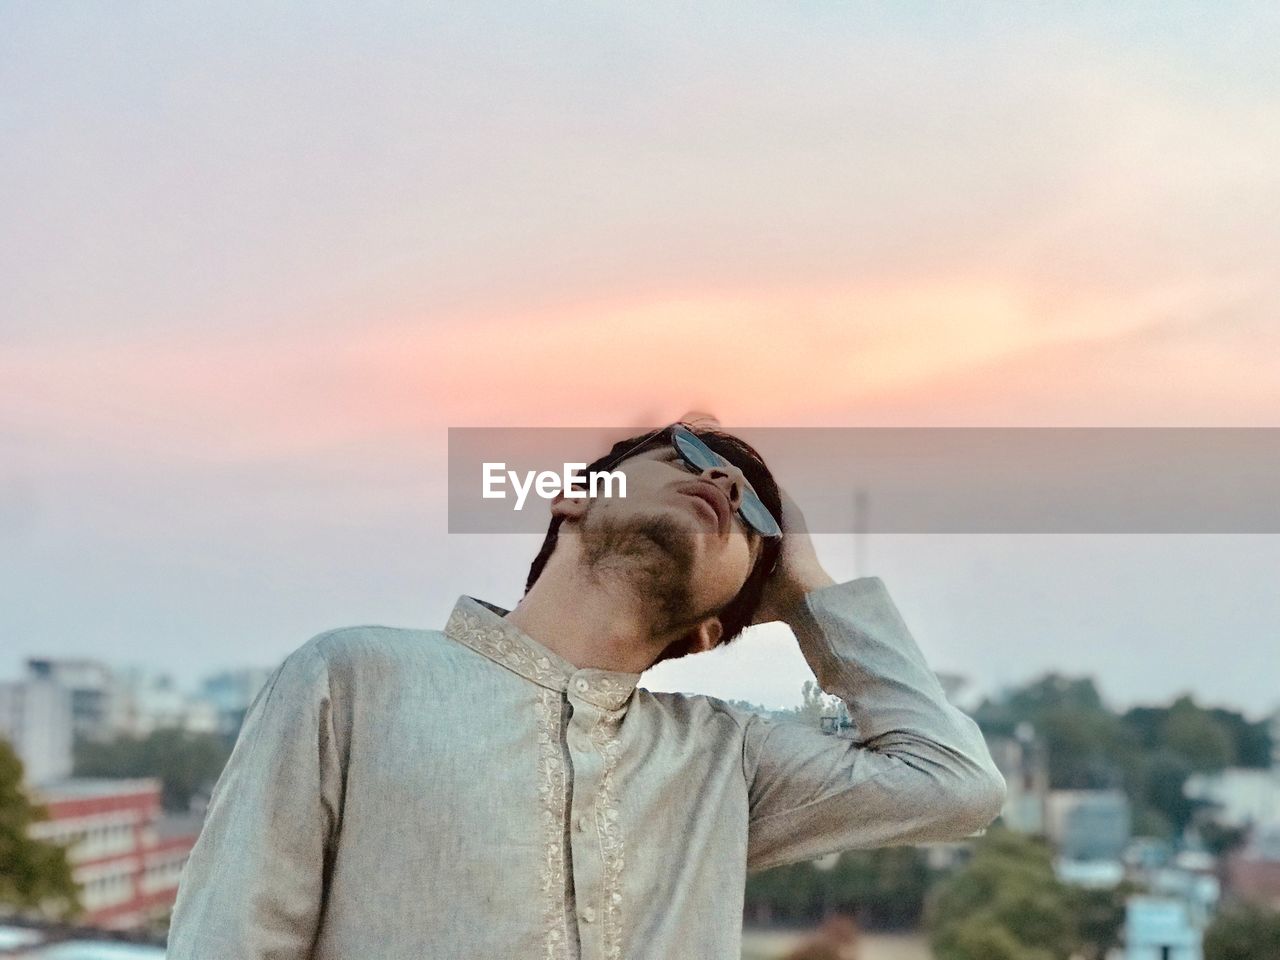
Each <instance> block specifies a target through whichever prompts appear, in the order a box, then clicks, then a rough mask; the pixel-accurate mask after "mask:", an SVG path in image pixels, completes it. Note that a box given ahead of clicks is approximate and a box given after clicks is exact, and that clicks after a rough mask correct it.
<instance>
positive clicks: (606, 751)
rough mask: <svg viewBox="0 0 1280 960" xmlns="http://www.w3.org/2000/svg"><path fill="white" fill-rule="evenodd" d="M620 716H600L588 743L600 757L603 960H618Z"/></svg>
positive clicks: (598, 818) (622, 855) (598, 814)
mask: <svg viewBox="0 0 1280 960" xmlns="http://www.w3.org/2000/svg"><path fill="white" fill-rule="evenodd" d="M622 716H623V713H622V712H621V711H616V712H612V713H605V714H602V715H601V717H600V719H599V720H598V721H597V722H596V724H595V726H593V727H592V728H591V740H592V742H593V743H595V745H596V746H597V747H599V749H600V754H601V756H603V757H604V769H603V771H602V772H601V775H600V799H599V803H598V804H597V807H596V830H597V832H598V833H599V836H600V850H601V853H602V855H603V858H604V917H603V926H602V932H603V938H604V956H605V960H621V957H622V869H623V866H624V865H625V844H624V843H623V836H622V824H621V822H620V818H619V815H618V792H617V784H616V783H615V781H614V774H615V773H616V771H617V769H618V758H619V757H620V756H621V753H622V744H621V743H620V742H619V740H618V726H619V725H620V724H621V722H622Z"/></svg>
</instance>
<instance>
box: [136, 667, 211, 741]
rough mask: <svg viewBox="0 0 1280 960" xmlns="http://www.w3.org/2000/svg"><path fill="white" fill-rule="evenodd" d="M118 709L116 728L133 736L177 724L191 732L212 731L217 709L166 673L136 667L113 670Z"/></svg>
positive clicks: (140, 735)
mask: <svg viewBox="0 0 1280 960" xmlns="http://www.w3.org/2000/svg"><path fill="white" fill-rule="evenodd" d="M117 690H118V693H119V709H118V711H117V729H118V731H119V732H120V733H124V734H128V735H129V736H134V737H145V736H147V735H149V734H151V733H153V732H154V731H156V730H164V729H174V728H181V729H184V730H188V731H190V732H192V733H214V732H216V731H217V729H218V710H217V708H216V707H215V706H214V704H212V703H209V702H207V701H205V700H202V699H199V698H195V697H191V696H189V695H188V694H186V693H185V692H183V691H182V690H180V689H179V688H178V686H177V684H175V683H174V681H173V678H172V677H170V676H168V675H167V674H158V673H152V672H150V671H147V670H143V669H140V668H137V667H131V668H128V669H124V670H121V671H120V672H119V673H118V674H117Z"/></svg>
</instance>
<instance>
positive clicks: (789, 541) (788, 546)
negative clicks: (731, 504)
mask: <svg viewBox="0 0 1280 960" xmlns="http://www.w3.org/2000/svg"><path fill="white" fill-rule="evenodd" d="M778 493H779V494H780V495H781V497H782V551H781V553H780V554H779V555H778V565H777V566H776V567H774V570H773V573H772V575H771V576H770V577H769V580H768V582H767V583H766V584H765V588H764V596H763V598H762V599H761V601H760V606H759V608H758V609H757V610H756V615H755V616H754V617H753V618H752V620H751V622H752V623H753V624H754V623H769V622H771V621H774V620H781V621H783V622H786V621H787V617H788V614H789V612H790V611H791V610H792V609H793V608H794V607H795V605H796V604H798V603H799V602H800V601H801V600H803V599H804V596H805V594H807V593H810V592H811V591H814V590H819V589H821V588H822V587H829V586H831V585H832V584H833V583H835V580H833V579H832V578H831V575H830V574H829V573H827V571H826V569H824V568H823V566H822V561H820V560H819V559H818V552H817V551H816V550H815V549H814V548H813V538H812V537H811V536H810V535H809V527H808V525H807V524H806V523H805V519H804V514H803V513H802V512H801V511H800V508H799V507H798V506H797V505H796V502H795V501H794V500H792V499H791V497H790V496H788V495H787V491H786V490H783V489H781V488H779V490H778Z"/></svg>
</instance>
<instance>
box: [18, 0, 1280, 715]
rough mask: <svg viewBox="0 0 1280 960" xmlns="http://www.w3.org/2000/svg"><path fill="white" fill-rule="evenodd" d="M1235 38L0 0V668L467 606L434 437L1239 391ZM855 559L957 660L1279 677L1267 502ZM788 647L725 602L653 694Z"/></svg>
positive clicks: (496, 576)
mask: <svg viewBox="0 0 1280 960" xmlns="http://www.w3.org/2000/svg"><path fill="white" fill-rule="evenodd" d="M1277 48H1280V8H1277V7H1275V5H1272V4H1262V3H1257V4H1213V5H1206V4H1155V3H1151V4H1102V3H1096V4H1060V5H1044V4H1036V5H1017V4H995V3H992V4H984V5H981V6H979V7H978V8H977V9H973V8H972V7H971V8H968V9H965V8H962V7H960V6H956V5H942V4H934V5H927V4H911V5H903V4H852V5H848V4H841V5H834V4H814V3H810V4H798V5H797V4H711V5H699V6H698V7H697V8H696V9H694V8H690V7H688V6H687V5H675V4H645V5H641V6H637V5H628V6H623V5H613V6H604V5H590V6H575V7H566V6H541V5H528V4H509V5H487V4H466V5H455V6H452V7H446V6H438V7H432V8H430V9H424V8H423V6H422V5H418V4H395V5H389V4H364V5H360V6H358V7H352V6H349V5H336V4H282V5H275V6H272V7H271V8H270V9H264V8H262V7H261V6H260V5H251V4H219V5H216V6H209V5H203V6H197V5H190V4H166V5H163V6H159V5H121V4H79V5H75V6H73V7H68V6H53V5H41V4H27V5H21V6H20V5H13V4H10V5H6V6H4V7H3V8H0V137H2V139H3V144H4V149H3V150H2V151H0V289H3V291H4V296H3V303H2V304H0V643H2V644H3V650H4V652H3V655H2V656H0V675H3V674H12V673H14V672H16V671H17V669H18V666H19V664H20V662H21V658H22V657H23V656H26V655H28V654H35V653H41V654H54V655H57V654H84V655H92V656H101V657H104V658H106V659H110V660H113V661H118V662H125V661H138V662H143V663H147V664H150V665H153V666H156V667H160V668H164V669H170V670H172V671H174V672H176V673H177V674H178V675H179V676H181V677H183V678H187V679H189V678H193V677H194V676H196V675H197V674H198V673H200V672H202V671H204V670H207V669H214V668H217V667H222V666H230V665H234V664H236V663H239V662H259V663H271V662H274V661H276V660H278V659H279V658H280V657H282V656H283V655H284V654H285V653H287V652H288V651H289V650H290V649H292V648H293V647H295V646H297V645H298V644H300V643H301V642H303V641H304V640H306V639H307V638H308V637H309V636H311V635H313V634H314V633H316V632H319V631H321V630H324V629H328V628H331V627H334V626H340V625H344V624H355V623H388V624H393V625H403V626H427V625H439V624H440V623H441V622H442V620H443V617H444V615H445V614H446V613H447V612H448V609H449V606H450V605H451V604H452V602H453V599H454V598H455V597H456V596H457V595H458V594H459V593H462V592H469V593H475V594H479V595H481V596H485V597H487V598H490V599H493V600H495V601H496V602H514V600H515V598H516V596H517V588H518V585H519V584H520V583H521V582H522V581H523V574H524V568H525V567H526V565H527V563H528V559H529V557H530V556H531V555H532V552H533V550H534V549H535V546H536V545H535V544H534V543H532V542H529V541H525V540H504V539H497V538H485V537H449V536H448V535H447V534H445V533H444V502H443V462H442V458H443V456H444V444H445V431H446V428H447V427H449V426H485V425H522V426H525V425H528V426H535V425H552V424H554V425H564V426H573V425H599V426H625V425H629V424H634V423H644V422H651V421H653V420H655V419H662V418H666V417H671V416H675V415H677V414H679V413H680V412H682V411H684V410H686V409H688V408H689V407H691V406H700V407H704V408H709V409H712V410H714V411H715V412H717V413H718V414H719V415H720V417H721V418H722V420H724V422H725V423H726V424H729V425H734V424H737V425H742V426H811V425H812V426H840V425H848V426H854V425H979V426H1002V425H1021V426H1042V425H1100V426H1109V425H1125V426H1138V425H1151V426H1159V425H1257V426H1277V425H1280V423H1278V422H1277V411H1280V386H1278V385H1280V324H1277V322H1276V318H1277V315H1278V313H1280V309H1278V308H1280V281H1278V280H1277V276H1276V272H1275V263H1276V262H1277V261H1278V260H1280V217H1277V216H1276V215H1275V213H1276V210H1277V209H1280V166H1278V165H1277V164H1276V163H1275V157H1276V156H1277V155H1280V149H1278V148H1280V96H1278V94H1280V77H1278V75H1277V74H1278V72H1277V70H1276V69H1275V65H1274V60H1275V50H1276V49H1277ZM681 356H689V357H697V358H699V359H703V360H705V361H707V362H706V363H705V364H684V365H682V364H674V363H673V362H672V361H673V359H674V358H677V357H681ZM589 453H590V452H589V451H588V452H587V454H589ZM822 549H823V551H824V554H825V555H826V556H828V558H829V560H830V563H831V565H832V568H833V571H834V572H836V573H837V575H841V576H846V575H850V574H852V573H853V570H852V567H851V559H850V558H851V554H852V550H851V547H850V546H849V544H848V543H847V541H841V540H839V539H837V538H832V539H830V540H824V542H823V544H822ZM869 555H870V557H871V559H872V572H875V573H878V574H880V575H882V576H884V577H885V579H886V581H887V582H888V584H889V586H890V589H891V590H892V591H893V593H894V595H895V596H896V597H897V598H898V599H899V603H900V605H901V606H902V608H903V611H904V613H905V614H906V616H907V619H908V622H909V623H910V624H911V625H912V626H913V627H915V628H916V632H917V634H918V635H919V639H920V642H921V644H922V646H924V647H925V649H926V651H927V652H928V653H929V654H930V656H931V657H932V658H933V659H934V661H935V663H936V665H937V666H938V667H939V668H945V669H948V670H954V671H959V672H963V673H967V674H969V675H970V676H972V677H973V678H974V681H975V684H976V685H977V686H978V687H979V688H991V687H992V686H994V685H997V684H1000V683H1005V682H1011V681H1016V680H1020V679H1024V678H1026V677H1029V676H1031V675H1032V674H1034V673H1035V672H1037V671H1039V670H1043V669H1046V668H1049V667H1057V668H1060V669H1063V670H1067V671H1071V672H1075V673H1086V672H1087V673H1094V674H1097V675H1098V676H1099V678H1100V681H1101V683H1102V686H1103V689H1104V690H1105V691H1107V692H1108V693H1110V694H1111V695H1112V696H1113V697H1115V698H1116V700H1117V701H1118V702H1130V701H1133V700H1137V699H1155V698H1160V699H1162V698H1167V697H1170V696H1172V695H1174V694H1176V693H1178V692H1181V691H1183V690H1194V691H1196V692H1197V693H1199V694H1200V695H1202V696H1204V697H1206V698H1209V699H1212V700H1214V701H1220V702H1226V703H1235V704H1239V705H1241V706H1244V707H1247V708H1248V709H1250V710H1254V711H1261V710H1263V709H1269V708H1271V707H1274V706H1276V705H1277V702H1278V701H1280V682H1278V681H1280V671H1278V669H1277V667H1276V656H1275V651H1276V650H1277V649H1278V648H1280V599H1278V598H1280V590H1277V589H1276V582H1277V579H1278V578H1280V562H1278V561H1280V546H1278V545H1277V538H1275V537H1235V538H1227V537H1221V538H1213V537H1199V538H1191V537H1183V538H1178V537H1163V538H1156V537H1152V538H1139V537H1133V538H1119V537H1113V538H1029V537H1028V538H978V537H965V538H958V537H956V538H941V537H937V538H908V537H900V538H889V537H884V538H878V539H877V540H876V541H875V542H873V543H872V544H871V546H870V551H869ZM804 678H805V671H804V668H803V665H802V664H801V663H800V662H799V660H798V654H797V653H796V652H795V650H794V647H793V645H792V644H791V643H790V641H788V640H787V639H786V638H784V637H780V636H778V635H777V634H776V632H775V633H773V634H770V633H769V631H765V634H764V635H763V636H762V637H760V638H756V639H752V640H744V642H743V646H742V648H741V649H740V650H735V651H732V652H726V654H725V655H724V656H723V657H722V658H709V659H708V660H706V661H704V662H690V663H688V664H683V665H679V666H672V667H669V668H664V671H663V672H662V674H661V675H660V676H658V677H656V678H655V682H660V683H663V684H666V685H674V686H694V687H696V688H697V689H704V690H707V691H708V692H713V693H723V694H724V695H727V696H732V697H743V698H748V699H753V700H759V701H762V702H766V703H783V702H788V701H791V700H794V699H795V698H796V697H797V696H798V691H799V687H800V684H801V683H802V682H803V680H804Z"/></svg>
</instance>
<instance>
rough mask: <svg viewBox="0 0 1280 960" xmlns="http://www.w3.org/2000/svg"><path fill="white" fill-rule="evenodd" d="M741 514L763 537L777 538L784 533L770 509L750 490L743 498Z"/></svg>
mask: <svg viewBox="0 0 1280 960" xmlns="http://www.w3.org/2000/svg"><path fill="white" fill-rule="evenodd" d="M741 512H742V516H743V519H745V520H746V521H747V523H749V524H751V526H753V527H755V529H756V531H757V532H758V533H759V534H760V535H761V536H764V537H776V536H779V535H780V534H781V533H782V531H781V529H779V527H778V521H776V520H775V519H774V518H773V514H771V513H770V512H769V508H768V507H766V506H765V505H764V503H763V502H762V501H761V500H760V497H759V496H757V495H756V492H755V491H754V490H751V489H748V490H747V492H746V496H744V497H743V498H742V507H741Z"/></svg>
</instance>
